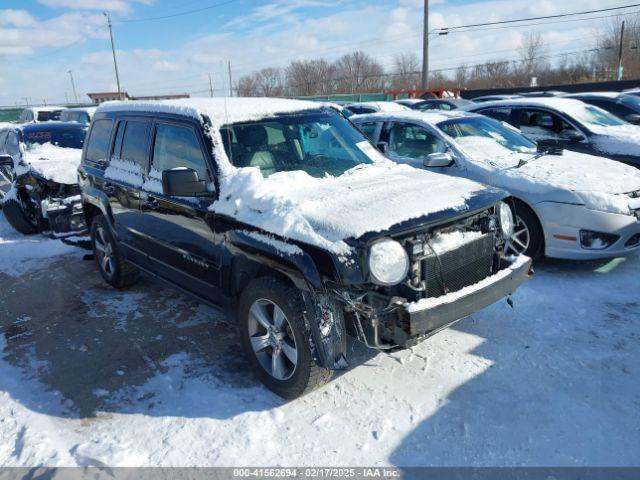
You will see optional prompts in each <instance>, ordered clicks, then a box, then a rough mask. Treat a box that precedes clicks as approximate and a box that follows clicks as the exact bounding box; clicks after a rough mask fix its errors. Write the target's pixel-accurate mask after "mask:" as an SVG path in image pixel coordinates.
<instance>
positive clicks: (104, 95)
mask: <svg viewBox="0 0 640 480" xmlns="http://www.w3.org/2000/svg"><path fill="white" fill-rule="evenodd" d="M87 96H88V97H89V98H90V99H91V101H92V102H93V103H95V104H96V105H100V104H101V103H103V102H110V101H112V100H120V98H118V92H99V93H87ZM173 98H189V94H187V93H177V94H173V95H146V96H141V97H134V96H131V95H129V94H128V93H127V92H122V100H171V99H173Z"/></svg>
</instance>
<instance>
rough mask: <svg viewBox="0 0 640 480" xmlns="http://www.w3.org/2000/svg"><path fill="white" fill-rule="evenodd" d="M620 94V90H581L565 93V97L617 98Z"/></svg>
mask: <svg viewBox="0 0 640 480" xmlns="http://www.w3.org/2000/svg"><path fill="white" fill-rule="evenodd" d="M619 96H620V92H582V93H570V94H568V95H565V96H564V97H565V98H575V97H606V98H617V97H619Z"/></svg>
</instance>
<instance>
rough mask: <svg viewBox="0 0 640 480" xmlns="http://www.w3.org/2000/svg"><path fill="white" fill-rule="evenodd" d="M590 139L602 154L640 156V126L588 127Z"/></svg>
mask: <svg viewBox="0 0 640 480" xmlns="http://www.w3.org/2000/svg"><path fill="white" fill-rule="evenodd" d="M590 128H591V130H592V131H593V133H594V134H595V135H593V137H592V139H591V141H592V143H593V144H594V146H595V147H596V149H597V150H599V151H600V152H602V153H603V154H605V155H606V154H609V155H619V156H627V157H639V158H640V126H637V125H621V126H619V127H598V128H595V127H590Z"/></svg>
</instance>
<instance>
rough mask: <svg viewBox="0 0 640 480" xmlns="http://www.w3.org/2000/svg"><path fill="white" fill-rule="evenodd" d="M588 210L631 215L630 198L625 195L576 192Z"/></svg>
mask: <svg viewBox="0 0 640 480" xmlns="http://www.w3.org/2000/svg"><path fill="white" fill-rule="evenodd" d="M576 193H577V195H578V196H579V197H580V199H581V200H582V201H583V202H584V206H585V207H586V208H588V209H589V210H595V211H597V212H605V213H619V214H621V215H631V210H630V209H629V202H630V200H631V199H630V198H629V197H628V196H627V195H614V194H611V193H601V192H576Z"/></svg>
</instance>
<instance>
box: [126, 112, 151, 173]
mask: <svg viewBox="0 0 640 480" xmlns="http://www.w3.org/2000/svg"><path fill="white" fill-rule="evenodd" d="M149 126H150V125H149V122H141V121H136V120H131V121H127V123H126V126H125V130H124V136H123V137H122V150H121V151H120V158H121V159H122V160H128V161H130V162H133V163H135V164H137V165H140V167H142V171H146V170H147V159H148V158H149V152H148V148H147V147H148V145H149Z"/></svg>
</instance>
